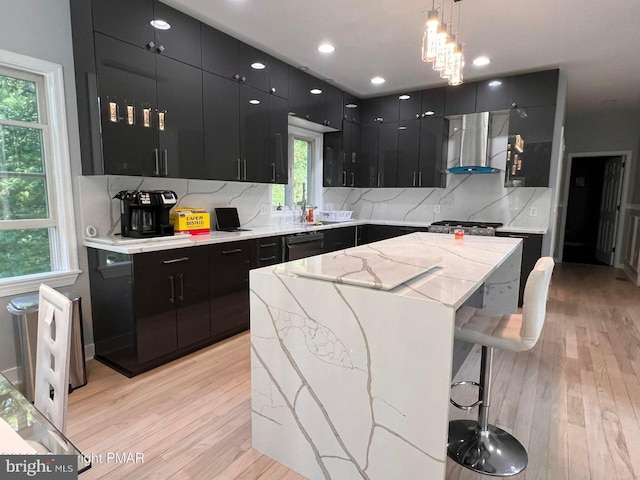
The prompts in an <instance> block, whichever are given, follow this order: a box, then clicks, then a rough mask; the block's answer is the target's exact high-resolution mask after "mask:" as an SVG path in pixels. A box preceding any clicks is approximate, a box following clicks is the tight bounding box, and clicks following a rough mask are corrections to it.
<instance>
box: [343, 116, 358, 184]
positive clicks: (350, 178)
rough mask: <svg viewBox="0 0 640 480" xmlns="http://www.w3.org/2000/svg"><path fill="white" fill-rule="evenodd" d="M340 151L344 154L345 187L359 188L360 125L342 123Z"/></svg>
mask: <svg viewBox="0 0 640 480" xmlns="http://www.w3.org/2000/svg"><path fill="white" fill-rule="evenodd" d="M342 130H343V137H342V140H343V144H342V151H343V152H344V158H343V160H344V165H343V169H344V170H345V175H344V180H345V183H346V186H347V187H357V186H359V183H358V182H359V180H360V177H359V170H360V148H361V145H360V125H356V124H354V123H350V122H344V123H343V125H342Z"/></svg>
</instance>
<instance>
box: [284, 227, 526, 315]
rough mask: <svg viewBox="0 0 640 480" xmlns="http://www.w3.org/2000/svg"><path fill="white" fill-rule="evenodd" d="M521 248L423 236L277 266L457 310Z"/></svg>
mask: <svg viewBox="0 0 640 480" xmlns="http://www.w3.org/2000/svg"><path fill="white" fill-rule="evenodd" d="M521 243H522V240H521V239H518V238H508V237H480V236H477V237H474V236H465V237H464V239H462V240H456V239H454V237H453V235H443V234H440V233H426V232H425V233H421V232H419V233H412V234H409V235H403V236H401V237H396V238H391V239H389V240H383V241H381V242H376V243H373V244H368V245H362V246H359V247H355V248H349V249H346V250H340V251H337V252H331V253H325V254H323V255H318V256H315V257H310V258H305V259H301V260H294V261H292V262H288V263H284V264H281V265H279V266H278V267H276V273H277V274H279V275H287V274H291V275H300V276H305V277H311V278H317V279H323V280H327V281H334V282H336V283H351V284H353V285H362V286H365V287H371V288H377V289H381V290H390V289H393V294H394V295H399V296H406V297H416V298H423V299H428V300H432V301H435V302H438V303H441V304H443V305H447V306H451V307H454V308H458V307H460V306H461V305H462V304H463V303H464V302H465V301H466V300H467V299H468V298H469V297H470V296H471V294H473V292H474V291H475V290H476V289H477V287H478V285H479V284H481V283H484V282H485V281H486V280H487V279H488V278H489V276H491V274H492V273H493V272H494V271H496V270H497V269H498V267H499V266H500V265H501V264H502V262H503V261H505V259H507V258H510V257H511V254H512V253H513V252H514V251H515V250H516V249H517V248H519V246H520V245H521ZM518 261H519V258H518ZM516 275H519V268H517V272H516ZM488 288H491V284H490V286H488Z"/></svg>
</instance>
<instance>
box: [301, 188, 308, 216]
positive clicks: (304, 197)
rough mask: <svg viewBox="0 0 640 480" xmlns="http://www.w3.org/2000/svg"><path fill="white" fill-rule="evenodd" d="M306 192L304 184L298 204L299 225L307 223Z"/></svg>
mask: <svg viewBox="0 0 640 480" xmlns="http://www.w3.org/2000/svg"><path fill="white" fill-rule="evenodd" d="M306 210H307V191H306V184H304V183H303V184H302V200H301V203H300V223H306V221H307V213H306Z"/></svg>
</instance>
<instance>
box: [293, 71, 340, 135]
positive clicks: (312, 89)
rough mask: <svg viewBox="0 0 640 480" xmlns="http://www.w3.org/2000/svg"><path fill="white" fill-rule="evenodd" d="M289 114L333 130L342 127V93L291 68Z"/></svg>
mask: <svg viewBox="0 0 640 480" xmlns="http://www.w3.org/2000/svg"><path fill="white" fill-rule="evenodd" d="M289 113H290V114H291V115H294V116H296V117H299V118H303V119H305V120H309V121H310V122H314V123H319V124H321V125H327V126H331V127H333V128H338V129H339V128H341V127H342V115H343V113H342V91H341V90H340V89H338V88H336V87H334V86H333V85H329V84H328V83H326V82H323V81H322V80H320V79H318V78H316V77H314V76H313V75H309V74H308V73H306V72H303V71H302V70H300V69H298V68H294V67H289Z"/></svg>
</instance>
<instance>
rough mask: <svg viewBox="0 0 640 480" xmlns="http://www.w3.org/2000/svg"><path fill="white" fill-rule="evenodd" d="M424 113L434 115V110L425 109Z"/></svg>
mask: <svg viewBox="0 0 640 480" xmlns="http://www.w3.org/2000/svg"><path fill="white" fill-rule="evenodd" d="M424 114H425V115H435V114H436V112H434V111H433V110H427V111H426V112H424Z"/></svg>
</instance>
